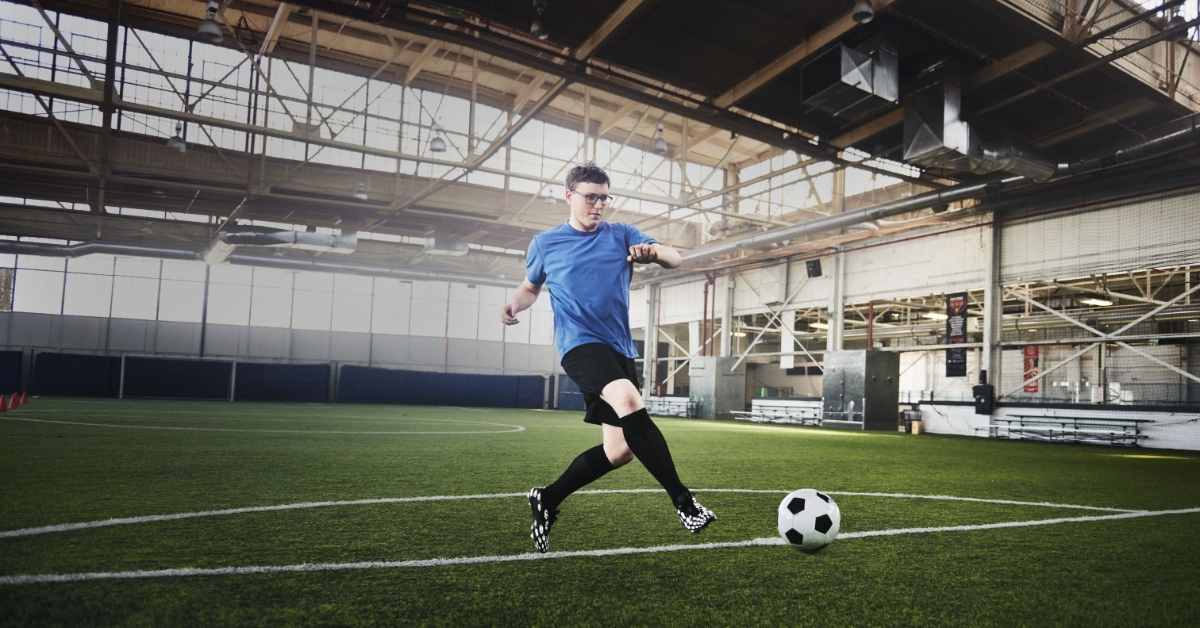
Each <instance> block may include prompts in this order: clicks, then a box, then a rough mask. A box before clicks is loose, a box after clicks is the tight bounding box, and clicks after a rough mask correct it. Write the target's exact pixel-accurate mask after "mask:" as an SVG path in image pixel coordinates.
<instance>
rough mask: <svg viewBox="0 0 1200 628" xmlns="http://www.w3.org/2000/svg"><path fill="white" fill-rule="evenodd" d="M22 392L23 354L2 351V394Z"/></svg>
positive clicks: (0, 359)
mask: <svg viewBox="0 0 1200 628" xmlns="http://www.w3.org/2000/svg"><path fill="white" fill-rule="evenodd" d="M15 392H21V352H20V351H0V394H9V395H11V394H12V393H15Z"/></svg>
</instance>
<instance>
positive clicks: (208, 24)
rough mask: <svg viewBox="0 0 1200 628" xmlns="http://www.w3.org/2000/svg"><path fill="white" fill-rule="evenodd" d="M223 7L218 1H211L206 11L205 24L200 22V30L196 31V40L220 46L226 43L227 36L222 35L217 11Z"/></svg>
mask: <svg viewBox="0 0 1200 628" xmlns="http://www.w3.org/2000/svg"><path fill="white" fill-rule="evenodd" d="M220 8H221V5H220V4H218V3H217V2H216V0H209V2H208V6H207V7H205V9H204V15H205V16H206V17H205V18H204V21H203V22H200V28H197V29H196V39H199V40H200V41H203V42H208V43H210V44H219V43H221V42H222V41H224V39H225V36H224V35H222V34H221V25H220V24H218V23H217V9H220Z"/></svg>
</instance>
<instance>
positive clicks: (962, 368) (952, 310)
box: [946, 292, 967, 377]
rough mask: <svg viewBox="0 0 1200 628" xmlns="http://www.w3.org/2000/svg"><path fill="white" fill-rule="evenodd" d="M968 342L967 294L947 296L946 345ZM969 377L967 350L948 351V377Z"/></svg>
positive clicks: (960, 293)
mask: <svg viewBox="0 0 1200 628" xmlns="http://www.w3.org/2000/svg"><path fill="white" fill-rule="evenodd" d="M966 341H967V293H965V292H959V293H956V294H948V295H946V343H947V344H952V345H953V344H959V343H963V342H966ZM966 376H967V350H966V349H946V377H966Z"/></svg>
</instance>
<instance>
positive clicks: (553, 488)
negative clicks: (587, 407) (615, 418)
mask: <svg viewBox="0 0 1200 628" xmlns="http://www.w3.org/2000/svg"><path fill="white" fill-rule="evenodd" d="M602 427H603V429H604V444H603V445H596V446H595V447H592V448H591V449H589V450H587V451H585V452H583V453H581V454H579V455H578V456H576V457H575V460H573V461H572V462H571V464H570V466H568V467H567V470H566V471H564V472H563V474H562V475H561V476H559V478H558V480H555V482H554V484H551V485H550V486H547V487H546V488H544V489H542V500H543V502H544V503H545V507H546V508H547V509H549V510H554V509H555V508H558V505H559V504H561V503H562V502H563V500H564V499H566V498H567V496H568V495H570V494H571V493H574V492H575V491H578V490H579V489H581V488H583V487H585V486H587V485H588V484H591V483H592V482H595V481H596V480H598V479H600V478H601V477H603V476H604V474H606V473H608V472H609V471H612V470H613V469H617V468H619V467H623V466H625V464H627V463H628V462H629V461H630V460H633V452H631V451H630V450H629V446H628V445H626V444H625V438H624V436H623V435H622V432H621V428H619V427H617V426H615V425H608V424H607V423H606V424H604V425H603V426H602Z"/></svg>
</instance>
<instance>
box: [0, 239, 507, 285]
mask: <svg viewBox="0 0 1200 628" xmlns="http://www.w3.org/2000/svg"><path fill="white" fill-rule="evenodd" d="M218 241H219V240H218ZM0 253H7V254H10V255H41V256H44V257H82V256H84V255H93V254H104V255H128V256H130V257H153V258H159V259H178V260H188V261H199V260H201V259H202V258H201V254H200V253H199V252H197V251H192V250H187V249H174V248H166V247H155V246H141V245H131V244H109V243H105V242H85V243H82V244H74V245H64V244H49V243H45V242H17V241H14V240H0ZM226 261H228V262H230V263H233V264H242V265H247V266H259V267H265V268H280V269H284V270H301V271H313V272H321V273H344V274H349V275H366V276H370V277H392V278H396V279H407V280H410V281H411V280H418V281H449V282H454V283H466V284H477V285H483V286H496V287H500V288H516V287H518V286H520V285H521V282H522V281H523V279H524V277H523V276H522V277H518V278H513V279H509V278H505V277H495V276H488V275H476V274H472V273H465V272H454V271H439V270H421V269H416V268H411V267H404V268H398V267H393V266H386V265H381V264H366V263H360V262H352V261H341V260H339V261H327V260H320V259H291V258H287V257H276V256H274V255H254V254H249V253H238V252H231V253H230V254H228V255H227V256H226Z"/></svg>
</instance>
